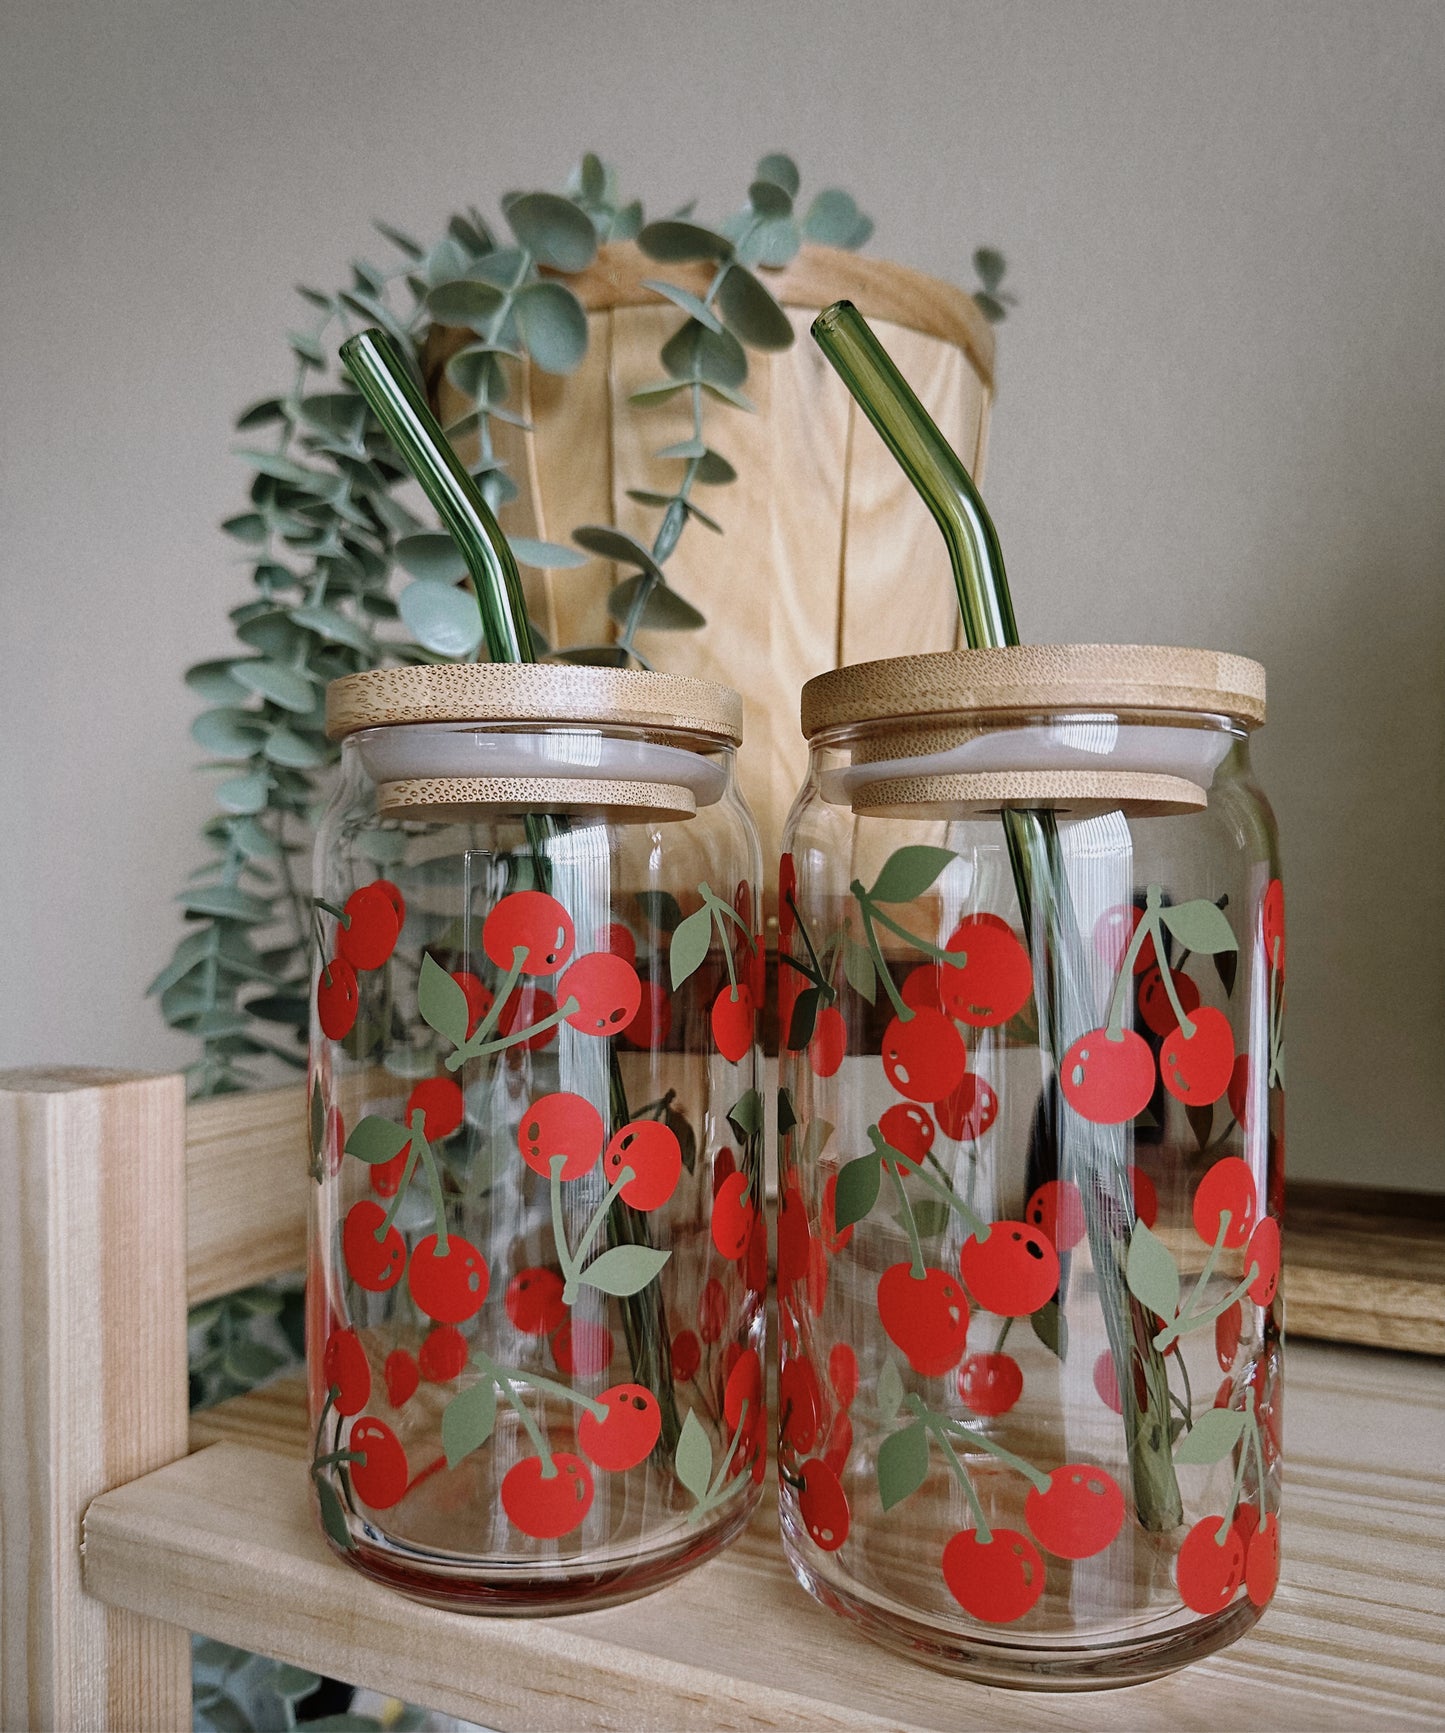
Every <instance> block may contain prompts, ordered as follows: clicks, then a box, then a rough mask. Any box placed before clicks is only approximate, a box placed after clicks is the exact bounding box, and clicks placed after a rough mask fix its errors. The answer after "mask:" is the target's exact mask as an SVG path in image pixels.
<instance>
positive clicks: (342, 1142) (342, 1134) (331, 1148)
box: [326, 1107, 346, 1179]
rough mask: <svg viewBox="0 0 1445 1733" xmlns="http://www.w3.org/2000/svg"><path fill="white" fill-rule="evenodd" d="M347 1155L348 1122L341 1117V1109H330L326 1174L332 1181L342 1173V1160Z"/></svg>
mask: <svg viewBox="0 0 1445 1733" xmlns="http://www.w3.org/2000/svg"><path fill="white" fill-rule="evenodd" d="M345 1153H346V1122H345V1120H344V1119H343V1118H342V1117H341V1109H340V1108H338V1107H329V1108H327V1110H326V1172H327V1175H328V1177H330V1178H331V1179H335V1178H336V1176H337V1174H338V1173H340V1172H341V1158H342V1156H344V1155H345Z"/></svg>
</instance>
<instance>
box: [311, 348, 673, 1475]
mask: <svg viewBox="0 0 1445 1733" xmlns="http://www.w3.org/2000/svg"><path fill="white" fill-rule="evenodd" d="M341 359H342V361H343V362H344V363H345V366H346V370H347V372H348V373H349V374H350V375H351V377H352V378H353V379H354V380H355V381H356V387H357V390H359V391H360V393H361V395H362V396H363V397H364V398H365V399H366V401H367V404H368V405H369V407H370V409H371V411H372V413H373V414H374V415H375V416H376V419H377V420H378V421H379V422H380V423H381V425H382V429H383V431H384V432H385V433H386V436H387V438H388V439H390V441H391V443H392V444H393V445H394V446H395V447H396V450H397V453H398V455H399V456H400V458H401V460H402V462H403V463H404V464H405V465H406V467H407V468H408V469H409V470H410V471H411V473H412V475H414V476H415V477H416V479H417V481H418V482H420V483H421V486H422V489H423V490H424V492H425V493H426V496H427V498H428V499H429V500H430V501H431V503H432V504H433V506H435V507H436V510H437V513H438V515H439V516H440V517H441V520H442V522H443V523H444V524H445V525H446V527H447V528H448V529H449V530H450V531H451V533H452V539H453V540H454V541H455V542H456V544H457V547H458V549H459V550H460V552H461V555H462V558H463V559H464V560H465V561H466V563H467V570H468V571H469V572H470V573H471V578H472V587H473V588H474V589H475V590H476V592H477V606H478V607H479V608H480V609H481V611H482V641H483V643H484V644H485V645H486V647H487V654H488V655H489V656H490V657H491V659H492V661H494V662H535V661H536V659H537V658H536V656H535V654H534V653H533V649H532V633H531V628H530V627H529V625H528V623H527V604H526V601H525V600H524V598H523V596H522V580H521V577H520V576H519V574H518V572H517V561H516V558H515V556H514V555H513V553H512V550H511V548H510V547H508V545H507V538H506V536H504V535H503V534H502V527H501V525H500V524H499V523H498V522H497V520H496V518H495V517H493V515H492V512H491V508H490V507H489V506H488V505H487V502H486V500H484V499H483V498H482V495H481V492H480V490H479V489H478V487H477V484H476V483H475V482H474V481H473V480H472V478H471V476H470V475H469V474H468V473H467V470H466V467H465V465H464V464H463V463H462V460H461V459H460V458H459V457H458V456H457V454H456V452H455V450H453V448H452V444H451V442H450V440H448V438H447V436H446V434H445V433H443V432H442V429H441V424H440V423H439V422H438V421H437V418H436V417H435V416H434V415H433V414H432V412H431V409H430V406H429V405H428V404H427V401H426V399H425V398H424V397H423V396H422V394H421V392H420V391H419V390H418V389H417V385H416V382H415V380H414V379H413V378H412V376H411V373H410V371H409V370H408V368H407V365H406V362H405V361H404V360H403V359H402V357H401V354H400V351H399V350H398V349H397V347H396V345H395V344H394V343H393V342H392V341H391V339H390V338H389V337H388V336H387V335H386V333H385V332H384V331H378V330H375V329H372V330H368V331H361V332H358V333H357V335H356V336H354V337H348V338H347V340H346V341H345V342H344V343H343V344H342V345H341ZM525 823H526V831H527V840H528V843H529V845H530V848H531V853H532V861H533V865H534V868H535V871H536V874H537V882H538V883H539V884H540V885H542V886H543V887H544V888H545V887H547V886H549V885H550V883H551V862H550V860H549V859H548V855H547V842H548V839H549V838H551V837H553V836H555V835H556V832H557V821H556V820H555V819H552V818H549V817H547V816H545V815H538V814H535V813H529V814H528V815H527V817H526V820H525ZM608 1058H609V1067H608V1093H609V1106H610V1112H611V1117H612V1122H613V1129H614V1130H620V1129H621V1127H622V1126H624V1125H626V1124H627V1123H628V1121H629V1120H630V1119H631V1117H632V1115H631V1112H630V1110H629V1108H628V1105H627V1093H626V1090H625V1089H624V1088H623V1083H622V1072H621V1068H620V1067H619V1065H618V1063H617V1055H616V1053H615V1052H613V1051H611V1049H610V1048H609V1052H608ZM608 1230H609V1232H610V1234H611V1236H612V1241H613V1244H614V1245H644V1246H650V1245H651V1244H652V1239H651V1235H650V1233H649V1230H648V1225H647V1218H646V1217H645V1216H644V1215H642V1214H640V1213H639V1212H638V1211H636V1210H634V1209H632V1208H631V1207H630V1206H629V1205H627V1204H625V1203H623V1201H622V1200H621V1198H618V1199H616V1200H614V1202H613V1204H612V1207H611V1209H610V1210H609V1212H608ZM622 1324H623V1332H624V1334H625V1335H626V1337H627V1347H628V1352H629V1354H630V1355H631V1357H632V1364H633V1368H634V1370H635V1371H636V1373H637V1376H638V1378H639V1379H640V1380H641V1381H642V1382H643V1383H644V1384H646V1385H647V1386H648V1387H649V1388H650V1389H651V1390H653V1391H654V1393H655V1394H656V1396H657V1398H658V1402H659V1404H660V1406H661V1409H662V1423H663V1424H662V1439H661V1444H660V1446H659V1448H660V1449H664V1450H666V1451H667V1452H669V1453H670V1452H671V1451H672V1449H673V1448H674V1447H675V1446H676V1443H677V1440H678V1437H679V1435H680V1433H681V1429H682V1423H681V1419H680V1417H679V1415H678V1412H677V1401H676V1397H675V1395H674V1393H673V1385H672V1357H671V1350H670V1348H669V1345H668V1334H667V1320H666V1317H665V1315H664V1313H663V1310H662V1297H661V1293H660V1292H659V1291H656V1290H653V1291H652V1292H651V1293H650V1294H649V1292H648V1291H646V1290H645V1291H644V1292H643V1293H641V1294H636V1295H633V1296H632V1297H631V1298H628V1299H624V1300H623V1302H622Z"/></svg>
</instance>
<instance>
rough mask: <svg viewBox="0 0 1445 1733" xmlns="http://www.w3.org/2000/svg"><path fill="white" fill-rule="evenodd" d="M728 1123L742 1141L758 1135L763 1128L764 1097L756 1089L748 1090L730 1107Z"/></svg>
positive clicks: (744, 1141)
mask: <svg viewBox="0 0 1445 1733" xmlns="http://www.w3.org/2000/svg"><path fill="white" fill-rule="evenodd" d="M727 1117H728V1124H729V1125H730V1126H731V1127H732V1128H733V1133H734V1135H735V1136H736V1137H737V1139H738V1141H739V1142H740V1143H746V1142H747V1141H748V1139H749V1138H750V1137H756V1136H757V1135H758V1133H759V1132H760V1131H761V1130H762V1129H763V1098H762V1096H761V1095H759V1094H758V1092H757V1090H756V1089H750V1090H748V1092H747V1094H746V1095H743V1096H740V1097H739V1098H738V1100H737V1101H735V1102H734V1103H733V1105H732V1106H731V1107H730V1108H729V1109H728V1116H727Z"/></svg>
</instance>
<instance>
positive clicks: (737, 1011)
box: [711, 971, 791, 1065]
mask: <svg viewBox="0 0 1445 1733" xmlns="http://www.w3.org/2000/svg"><path fill="white" fill-rule="evenodd" d="M790 972H791V971H790ZM755 1009H756V1007H755V1006H754V1004H753V990H752V988H751V987H749V986H748V985H747V984H746V983H745V982H743V983H740V984H739V986H738V996H737V998H736V999H734V998H733V994H732V988H731V987H724V988H722V990H721V991H720V992H719V993H718V996H717V998H716V999H714V1000H713V1002H712V1019H711V1021H712V1038H713V1042H714V1045H715V1046H716V1047H717V1050H718V1052H719V1053H721V1054H722V1056H723V1058H724V1059H726V1060H727V1061H728V1062H729V1063H730V1064H732V1065H739V1064H741V1063H742V1060H743V1058H744V1056H745V1055H746V1054H747V1051H748V1049H749V1048H750V1047H751V1046H752V1044H753V1015H754V1011H755Z"/></svg>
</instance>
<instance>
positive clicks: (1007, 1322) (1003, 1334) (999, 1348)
mask: <svg viewBox="0 0 1445 1733" xmlns="http://www.w3.org/2000/svg"><path fill="white" fill-rule="evenodd" d="M1016 1322H1017V1320H1016V1319H1014V1318H1005V1319H1004V1321H1003V1329H1001V1330H1000V1331H999V1333H998V1340H997V1341H996V1342H995V1343H994V1345H993V1351H994V1353H995V1354H1002V1353H1003V1345H1004V1343H1005V1342H1007V1341H1008V1333H1009V1331H1010V1330H1012V1329H1013V1327H1014V1324H1015V1323H1016Z"/></svg>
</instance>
